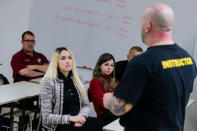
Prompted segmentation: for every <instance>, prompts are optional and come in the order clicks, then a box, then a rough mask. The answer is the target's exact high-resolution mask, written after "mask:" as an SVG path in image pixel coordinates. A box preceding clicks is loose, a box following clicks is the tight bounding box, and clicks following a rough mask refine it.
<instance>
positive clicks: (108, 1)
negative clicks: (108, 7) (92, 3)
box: [96, 0, 111, 3]
mask: <svg viewBox="0 0 197 131" xmlns="http://www.w3.org/2000/svg"><path fill="white" fill-rule="evenodd" d="M96 1H97V2H104V3H111V1H110V0H96Z"/></svg>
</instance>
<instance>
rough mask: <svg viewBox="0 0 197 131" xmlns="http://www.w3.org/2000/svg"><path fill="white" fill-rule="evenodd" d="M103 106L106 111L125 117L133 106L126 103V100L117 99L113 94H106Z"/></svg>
mask: <svg viewBox="0 0 197 131" xmlns="http://www.w3.org/2000/svg"><path fill="white" fill-rule="evenodd" d="M103 104H104V107H105V108H106V109H108V110H109V111H111V112H112V113H113V114H114V115H116V116H121V115H124V114H125V113H127V112H129V111H130V110H131V109H132V107H133V105H132V104H130V103H126V102H125V100H123V99H119V98H117V97H115V96H114V95H113V94H112V93H105V94H104V97H103Z"/></svg>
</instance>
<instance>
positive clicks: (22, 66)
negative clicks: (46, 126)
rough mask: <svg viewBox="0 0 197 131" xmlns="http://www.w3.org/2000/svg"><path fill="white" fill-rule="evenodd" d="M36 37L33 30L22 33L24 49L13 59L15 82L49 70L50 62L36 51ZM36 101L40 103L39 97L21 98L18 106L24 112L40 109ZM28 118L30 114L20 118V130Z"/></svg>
mask: <svg viewBox="0 0 197 131" xmlns="http://www.w3.org/2000/svg"><path fill="white" fill-rule="evenodd" d="M34 38H35V36H34V34H33V33H32V32H31V31H26V32H24V33H23V34H22V41H21V43H22V49H21V50H20V51H19V52H17V53H16V54H14V55H13V57H12V60H11V66H12V69H13V78H14V82H18V81H29V80H31V79H34V78H39V77H42V76H43V75H44V73H45V72H46V70H47V67H48V63H49V62H48V60H47V58H46V57H45V56H44V55H43V54H41V53H38V52H36V51H34V46H35V39H34ZM34 101H37V103H38V97H33V98H28V99H24V100H20V101H19V104H18V105H16V106H17V107H18V108H20V109H22V111H23V112H25V110H35V109H38V107H37V106H35V105H34ZM23 115H24V114H23ZM28 119H29V116H23V117H20V118H19V122H20V123H19V131H20V130H21V129H22V128H23V127H22V128H21V125H23V124H24V123H25V122H26V121H28Z"/></svg>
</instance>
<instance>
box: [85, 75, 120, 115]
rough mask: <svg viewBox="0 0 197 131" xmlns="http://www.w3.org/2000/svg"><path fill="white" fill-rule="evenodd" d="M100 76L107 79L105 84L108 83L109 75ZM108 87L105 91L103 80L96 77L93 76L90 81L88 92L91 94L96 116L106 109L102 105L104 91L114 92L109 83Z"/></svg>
mask: <svg viewBox="0 0 197 131" xmlns="http://www.w3.org/2000/svg"><path fill="white" fill-rule="evenodd" d="M102 76H103V78H104V79H105V80H106V81H107V84H109V76H107V75H102ZM117 83H118V81H117ZM109 88H110V91H106V89H105V87H104V84H103V82H102V81H101V80H100V79H99V78H97V77H94V78H93V79H92V80H91V82H90V87H89V89H88V92H89V93H90V94H91V99H92V102H93V105H94V109H95V111H96V114H97V116H99V115H101V114H102V113H103V112H104V111H106V109H105V108H104V105H103V96H104V93H109V92H114V88H113V87H112V86H111V85H109Z"/></svg>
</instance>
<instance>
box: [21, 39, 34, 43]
mask: <svg viewBox="0 0 197 131" xmlns="http://www.w3.org/2000/svg"><path fill="white" fill-rule="evenodd" d="M23 41H24V42H27V43H30V42H31V43H35V42H36V41H35V40H23Z"/></svg>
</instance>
